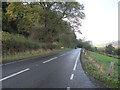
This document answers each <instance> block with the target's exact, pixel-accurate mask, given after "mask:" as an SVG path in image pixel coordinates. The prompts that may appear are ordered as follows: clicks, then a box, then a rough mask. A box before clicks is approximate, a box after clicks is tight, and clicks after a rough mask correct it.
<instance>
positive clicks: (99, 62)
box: [81, 51, 119, 88]
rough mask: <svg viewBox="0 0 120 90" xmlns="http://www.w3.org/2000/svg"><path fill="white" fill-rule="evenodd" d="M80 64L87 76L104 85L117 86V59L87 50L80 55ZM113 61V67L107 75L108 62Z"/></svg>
mask: <svg viewBox="0 0 120 90" xmlns="http://www.w3.org/2000/svg"><path fill="white" fill-rule="evenodd" d="M81 61H82V66H83V68H84V70H85V72H86V74H87V75H88V76H93V77H94V78H95V79H97V80H99V81H100V82H101V83H103V84H104V85H105V86H106V87H109V88H118V75H119V74H118V65H119V64H118V59H115V58H112V57H108V56H105V55H101V54H98V53H95V52H91V51H88V54H87V55H85V54H84V53H83V52H82V55H81ZM111 61H114V69H113V72H112V73H111V75H108V72H109V65H110V62H111Z"/></svg>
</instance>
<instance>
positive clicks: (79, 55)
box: [73, 52, 80, 71]
mask: <svg viewBox="0 0 120 90" xmlns="http://www.w3.org/2000/svg"><path fill="white" fill-rule="evenodd" d="M79 56H80V52H79V53H78V56H77V59H76V61H75V65H74V68H73V71H75V69H76V66H77V62H78V59H79Z"/></svg>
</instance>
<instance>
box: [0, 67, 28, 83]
mask: <svg viewBox="0 0 120 90" xmlns="http://www.w3.org/2000/svg"><path fill="white" fill-rule="evenodd" d="M28 70H30V68H27V69H24V70H21V71H19V72H17V73H14V74H12V75H9V76H7V77H4V78H2V79H0V82H1V81H4V80H6V79H9V78H11V77H14V76H16V75H18V74H21V73H23V72H25V71H28Z"/></svg>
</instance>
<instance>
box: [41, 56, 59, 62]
mask: <svg viewBox="0 0 120 90" xmlns="http://www.w3.org/2000/svg"><path fill="white" fill-rule="evenodd" d="M56 58H58V57H54V58H51V59H49V60H46V61H44V62H43V63H47V62H50V61H52V60H54V59H56Z"/></svg>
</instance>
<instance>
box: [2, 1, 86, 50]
mask: <svg viewBox="0 0 120 90" xmlns="http://www.w3.org/2000/svg"><path fill="white" fill-rule="evenodd" d="M83 10H84V5H83V4H80V3H78V2H72V3H71V2H3V3H2V30H3V33H4V34H3V38H5V36H4V35H5V34H6V32H7V34H8V36H10V37H11V38H12V39H11V41H7V40H8V39H6V41H5V39H3V40H4V41H3V44H2V45H3V47H4V50H6V51H7V49H10V48H12V47H13V48H12V49H13V51H14V50H15V48H19V49H22V47H23V48H25V47H24V46H25V45H27V47H31V45H33V46H35V45H34V44H35V43H34V44H31V43H30V42H37V43H39V44H41V43H42V44H41V45H44V46H46V47H49V49H54V48H60V47H68V48H72V47H75V46H76V45H77V44H78V41H77V39H76V35H75V32H76V31H79V30H78V27H79V26H80V25H81V23H80V20H81V19H83V18H84V17H85V15H84V13H83ZM7 34H6V35H7ZM10 34H11V35H10ZM13 35H15V36H13ZM16 35H20V36H22V37H24V38H25V39H24V40H23V41H22V40H20V41H21V42H20V43H18V42H19V40H17V39H16ZM13 38H14V39H13ZM17 38H18V37H17ZM19 38H20V37H19ZM26 40H28V42H29V43H28V42H27V41H26ZM15 42H16V43H15ZM10 43H11V45H10ZM20 44H21V47H20V46H19V45H20ZM30 44H31V45H30ZM16 45H18V46H19V47H18V46H16ZM22 45H23V46H22ZM29 45H30V46H29ZM36 45H37V46H36V47H39V46H38V44H36ZM31 48H33V47H31ZM44 48H45V47H44Z"/></svg>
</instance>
